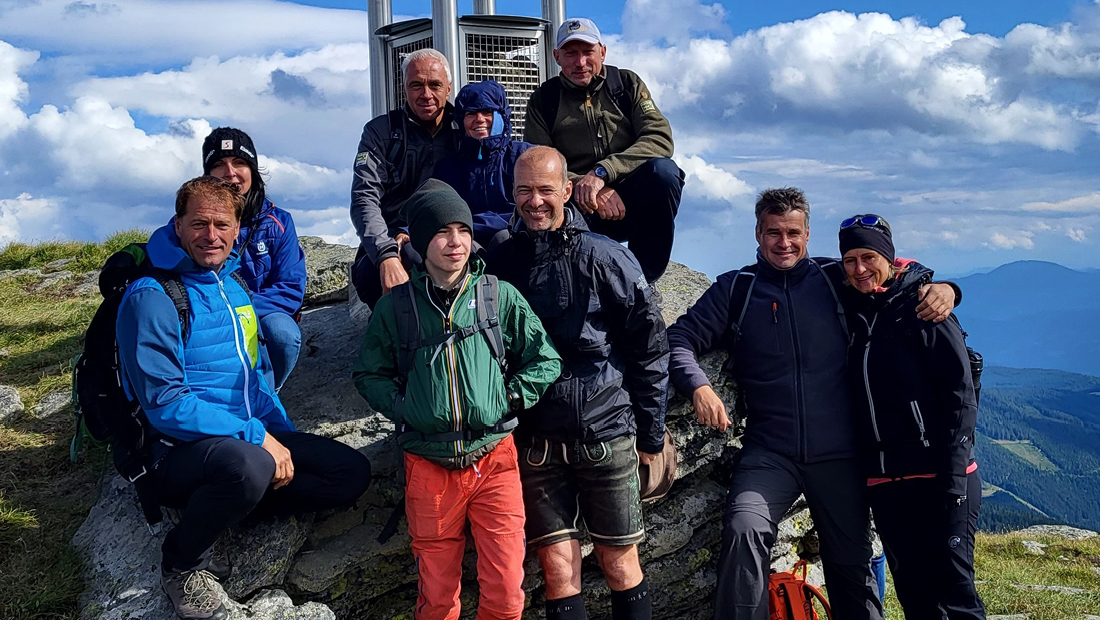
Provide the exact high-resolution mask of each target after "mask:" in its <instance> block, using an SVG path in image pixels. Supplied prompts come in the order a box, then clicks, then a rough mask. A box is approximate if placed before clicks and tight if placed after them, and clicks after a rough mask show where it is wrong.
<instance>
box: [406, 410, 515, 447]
mask: <svg viewBox="0 0 1100 620" xmlns="http://www.w3.org/2000/svg"><path fill="white" fill-rule="evenodd" d="M517 426H519V416H516V415H506V416H504V417H503V418H501V419H500V421H499V422H497V423H496V424H494V425H492V426H490V427H488V428H479V429H477V430H472V429H465V430H461V431H450V432H447V433H433V434H424V433H421V432H420V431H415V430H411V429H404V430H402V431H401V433H400V434H399V435H398V436H397V444H398V445H400V446H403V445H405V444H407V443H409V442H410V441H430V442H442V443H450V442H452V441H465V442H470V441H477V440H478V439H481V438H482V437H486V436H489V435H496V434H499V433H510V432H512V431H513V430H515V429H516V427H517Z"/></svg>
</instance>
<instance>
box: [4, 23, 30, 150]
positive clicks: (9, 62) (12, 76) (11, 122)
mask: <svg viewBox="0 0 1100 620" xmlns="http://www.w3.org/2000/svg"><path fill="white" fill-rule="evenodd" d="M37 60H38V53H37V52H29V51H27V50H21V49H18V48H16V47H14V46H12V45H10V44H8V43H5V42H4V41H0V140H2V139H4V138H6V137H7V136H9V135H11V134H12V133H13V132H14V131H15V130H16V129H18V128H19V127H20V126H21V125H22V124H23V123H24V122H26V120H27V117H26V116H25V115H24V114H23V111H22V110H21V109H20V108H19V103H20V102H21V101H23V100H24V99H25V98H26V96H27V83H26V82H24V81H23V80H22V79H20V78H19V72H20V71H21V70H23V69H25V68H27V67H29V66H31V65H32V64H34V63H35V61H37Z"/></svg>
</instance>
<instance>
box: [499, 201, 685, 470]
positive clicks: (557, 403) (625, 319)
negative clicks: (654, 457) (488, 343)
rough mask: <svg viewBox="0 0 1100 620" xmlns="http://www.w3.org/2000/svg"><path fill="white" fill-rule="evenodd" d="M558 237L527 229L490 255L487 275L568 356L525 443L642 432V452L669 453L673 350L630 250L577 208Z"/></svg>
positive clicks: (536, 410) (522, 431) (525, 423)
mask: <svg viewBox="0 0 1100 620" xmlns="http://www.w3.org/2000/svg"><path fill="white" fill-rule="evenodd" d="M565 217H566V222H565V224H564V225H563V226H562V227H561V228H560V229H558V230H554V231H545V232H537V233H529V232H527V231H526V230H525V229H524V227H523V224H522V222H520V223H519V224H518V225H517V227H516V229H515V232H514V234H513V236H512V237H511V238H510V239H508V240H507V241H504V242H502V243H501V244H499V245H497V246H496V247H494V248H493V249H492V250H490V252H489V255H488V257H487V259H486V263H487V264H488V272H489V273H492V274H494V275H496V276H497V277H499V278H500V279H502V280H504V281H506V282H508V283H510V284H512V285H513V286H515V287H516V288H517V289H519V291H520V292H521V293H523V296H524V297H525V298H527V301H528V303H530V304H531V308H532V309H533V310H534V311H535V314H537V315H538V317H539V319H541V320H542V324H543V326H544V327H545V328H546V331H547V333H549V334H550V338H551V339H552V340H553V341H554V347H555V348H556V349H557V350H558V353H560V354H561V357H562V363H563V369H562V373H561V377H560V378H559V379H558V380H557V381H556V382H555V383H554V385H552V386H551V387H550V389H549V390H547V392H546V394H544V395H543V397H542V400H540V401H539V402H538V404H537V405H535V407H533V408H532V409H531V410H530V411H528V412H525V413H524V414H523V415H521V416H520V426H519V429H518V431H517V433H518V434H519V435H520V436H525V435H526V436H531V435H534V436H538V437H542V438H545V439H551V440H554V441H560V442H568V441H575V440H580V441H584V442H596V441H606V440H608V439H613V438H615V437H619V436H622V435H629V434H634V433H635V432H637V437H638V438H637V445H638V449H639V450H641V451H643V452H648V453H651V454H656V453H658V452H660V451H661V449H662V448H663V447H664V434H665V410H666V407H667V400H668V340H667V337H666V335H665V322H664V319H663V318H662V316H661V310H660V308H659V307H658V306H657V302H656V300H655V299H654V294H653V289H652V288H651V287H650V286H649V284H648V283H647V282H646V280H645V277H644V276H643V275H642V270H641V267H639V266H638V260H637V259H636V258H634V255H633V254H631V253H630V252H628V251H627V250H626V248H624V247H623V246H622V245H620V244H618V243H616V242H614V241H612V240H611V239H608V238H607V237H604V236H603V235H597V234H595V233H593V232H590V231H589V230H588V225H587V224H586V223H585V221H584V218H583V217H580V215H579V214H578V213H577V212H576V210H574V209H573V208H572V207H566V209H565Z"/></svg>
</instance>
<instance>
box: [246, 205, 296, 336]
mask: <svg viewBox="0 0 1100 620" xmlns="http://www.w3.org/2000/svg"><path fill="white" fill-rule="evenodd" d="M253 229H255V231H254V232H253ZM250 233H251V235H252V236H251V238H250V237H249V234H250ZM246 240H247V242H248V246H247V247H244V244H245V242H246ZM237 251H238V252H240V253H241V266H240V270H241V275H242V276H244V280H245V282H248V288H250V289H252V293H253V295H252V304H253V305H254V306H255V307H256V314H258V315H259V316H260V317H261V318H262V317H265V316H267V315H269V314H271V313H272V312H285V313H286V314H290V315H293V314H295V313H297V312H298V310H300V309H301V308H302V300H303V299H304V298H305V295H306V255H305V253H304V252H302V246H300V245H298V232H297V231H296V230H295V229H294V219H293V218H292V217H290V213H288V212H286V211H284V210H283V209H280V208H279V207H276V206H275V204H274V203H272V202H271V201H270V200H267V199H266V198H265V199H264V204H263V207H261V208H260V213H259V214H258V215H257V216H256V219H255V220H253V222H252V225H250V226H246V225H245V223H244V222H242V223H241V233H240V235H238V236H237Z"/></svg>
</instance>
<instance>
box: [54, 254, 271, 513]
mask: <svg viewBox="0 0 1100 620" xmlns="http://www.w3.org/2000/svg"><path fill="white" fill-rule="evenodd" d="M145 245H146V244H144V243H134V244H130V245H128V246H126V247H125V248H123V249H121V250H119V251H118V252H115V253H114V254H112V255H111V256H110V258H108V259H107V262H106V263H104V265H103V270H102V271H101V272H100V275H99V291H100V293H101V294H102V295H103V302H102V303H101V304H100V305H99V308H98V309H97V310H96V313H95V316H94V317H93V318H92V322H91V323H90V324H89V325H88V330H87V331H86V332H85V333H84V351H83V352H82V353H80V354H78V355H77V356H76V357H75V358H74V359H73V362H72V369H73V412H74V415H75V417H76V432H75V434H74V436H73V439H72V442H70V444H69V458H70V459H71V460H72V461H73V462H76V460H77V457H78V456H79V454H80V452H81V451H82V450H83V447H84V439H85V438H86V437H87V438H91V440H92V441H93V442H96V443H99V444H107V445H108V446H109V448H110V450H111V452H112V453H113V456H114V464H115V470H116V471H118V473H119V474H120V475H121V476H122V477H123V478H125V479H126V480H128V481H129V482H130V483H132V484H133V485H134V488H135V490H136V491H137V494H138V500H139V502H140V503H141V508H142V512H144V513H145V519H146V521H148V522H149V524H150V525H155V524H156V523H159V522H160V521H161V513H160V504H159V503H158V502H157V500H156V495H155V493H154V489H153V488H152V480H151V478H149V477H146V474H147V473H149V471H150V470H151V469H152V462H151V456H150V452H149V447H150V443H151V442H150V441H149V440H150V437H151V436H152V435H153V432H152V428H151V426H150V425H149V421H148V419H146V417H145V413H144V412H143V411H142V410H141V406H140V405H139V404H138V403H137V401H134V400H131V399H129V398H127V396H126V392H125V390H124V389H123V387H122V364H121V359H120V357H119V351H118V341H117V340H116V338H115V327H116V322H117V320H118V310H119V305H120V304H121V303H122V297H123V294H124V293H125V292H126V289H127V287H129V286H130V284H131V283H133V282H134V281H136V280H138V279H139V278H143V277H146V276H148V277H151V278H153V279H155V280H156V281H157V282H158V283H159V284H160V285H161V288H163V289H164V292H165V293H166V294H167V295H168V298H169V299H171V300H172V305H174V306H175V308H176V314H177V315H178V317H179V322H180V334H181V336H182V338H183V340H184V341H186V340H187V337H188V335H189V332H190V327H191V301H190V298H189V297H188V296H187V290H186V288H185V287H184V285H183V281H182V280H180V277H179V275H177V274H175V273H172V272H169V271H164V270H160V269H156V268H154V267H153V266H152V265H151V263H150V262H149V257H148V254H147V253H146V251H145ZM232 277H233V279H235V280H236V281H237V283H238V284H240V285H241V287H242V288H244V289H245V290H246V291H247V290H248V286H247V285H246V283H245V281H244V278H243V277H242V276H241V275H240V274H239V273H237V272H233V274H232ZM249 294H251V293H249Z"/></svg>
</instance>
